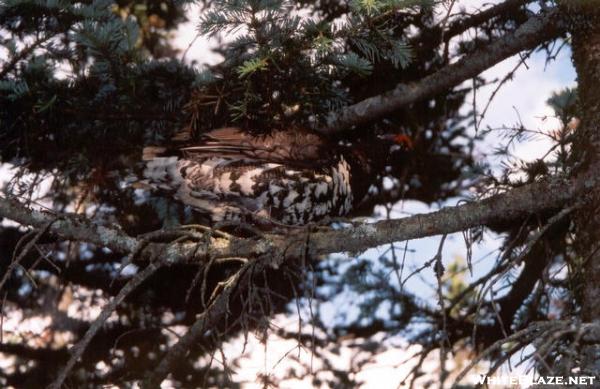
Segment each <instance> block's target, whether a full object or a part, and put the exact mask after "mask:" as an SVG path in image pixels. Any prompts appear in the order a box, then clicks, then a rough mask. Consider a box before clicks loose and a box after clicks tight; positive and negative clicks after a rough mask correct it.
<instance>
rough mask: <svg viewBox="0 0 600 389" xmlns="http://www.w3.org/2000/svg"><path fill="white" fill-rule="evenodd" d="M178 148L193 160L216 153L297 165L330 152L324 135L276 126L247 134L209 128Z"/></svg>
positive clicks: (319, 160) (318, 162) (319, 161)
mask: <svg viewBox="0 0 600 389" xmlns="http://www.w3.org/2000/svg"><path fill="white" fill-rule="evenodd" d="M180 150H181V151H182V152H183V154H184V156H185V157H186V158H189V159H193V160H200V159H207V158H214V157H219V158H227V159H232V160H247V161H256V162H265V163H278V164H283V165H286V166H290V167H299V168H303V167H312V166H323V164H325V163H327V162H329V161H330V158H331V155H332V152H331V150H329V149H328V148H327V147H326V141H325V139H323V138H322V137H321V136H318V135H316V134H313V133H310V132H306V131H299V130H290V131H281V130H279V131H273V132H271V133H270V134H268V135H249V134H248V133H246V132H244V131H243V130H241V129H239V128H221V129H217V130H213V131H211V132H209V133H207V134H205V135H204V136H203V137H202V139H201V140H200V142H198V143H197V144H195V145H189V146H186V147H182V148H181V149H180Z"/></svg>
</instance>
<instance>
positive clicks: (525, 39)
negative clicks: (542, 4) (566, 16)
mask: <svg viewBox="0 0 600 389" xmlns="http://www.w3.org/2000/svg"><path fill="white" fill-rule="evenodd" d="M560 21H561V18H560V17H559V11H558V10H556V9H551V10H550V11H547V12H544V13H542V14H540V15H536V16H533V17H532V18H531V19H529V20H528V21H527V22H525V23H523V24H522V25H521V26H520V27H519V28H518V29H517V30H516V31H515V32H514V33H513V34H509V35H506V36H505V37H503V38H502V39H498V40H497V41H496V42H494V43H492V44H490V45H488V46H487V47H486V48H485V49H482V50H480V51H478V52H476V53H473V54H471V55H468V56H465V57H463V58H462V59H461V60H459V61H458V62H456V63H455V64H452V65H450V66H447V67H445V68H443V69H442V70H440V71H438V72H436V73H433V74H431V75H429V76H427V77H425V78H423V79H422V80H420V81H417V82H414V83H411V84H398V85H396V87H395V88H394V89H392V90H390V91H388V92H386V93H384V94H381V95H378V96H373V97H369V98H367V99H365V100H362V101H360V102H358V103H356V104H353V105H350V106H348V107H345V108H343V109H342V110H341V111H339V112H334V113H331V114H330V116H329V117H328V118H327V125H326V127H324V128H321V129H320V132H322V133H325V134H334V133H338V132H341V131H343V130H346V129H348V128H350V127H353V126H358V125H361V124H364V123H367V122H369V121H371V120H374V119H377V118H380V117H382V116H384V115H386V114H389V113H391V112H393V111H394V110H397V109H399V108H401V107H403V106H406V105H409V104H412V103H415V102H417V101H421V100H424V99H426V98H429V97H431V96H435V95H436V94H438V93H441V92H443V91H444V90H446V89H449V88H452V87H454V86H456V85H459V84H460V83H462V82H463V81H465V80H468V79H470V78H473V77H475V76H477V75H478V74H480V73H481V72H483V71H485V70H486V69H488V68H490V67H491V66H493V65H495V64H497V63H499V62H501V61H503V60H504V59H506V58H508V57H510V56H513V55H515V54H517V53H519V52H521V51H523V50H529V49H532V48H534V47H536V46H538V45H539V44H541V43H543V42H545V41H547V40H550V39H552V38H556V37H558V36H560V35H561V34H563V33H564V31H565V29H564V26H563V23H561V22H560Z"/></svg>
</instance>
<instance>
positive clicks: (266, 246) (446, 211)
mask: <svg viewBox="0 0 600 389" xmlns="http://www.w3.org/2000/svg"><path fill="white" fill-rule="evenodd" d="M590 171H591V172H593V171H594V169H590ZM598 179H600V177H595V176H594V174H593V173H588V174H585V175H581V176H579V177H576V178H573V179H570V180H567V179H555V180H553V181H549V182H536V183H532V184H529V185H525V186H522V187H519V188H515V189H513V190H511V191H508V192H506V193H502V194H497V195H494V196H491V197H489V198H486V199H483V200H479V201H473V202H470V203H467V204H463V205H460V206H454V207H446V208H443V209H441V210H439V211H436V212H431V213H427V214H417V215H414V216H410V217H407V218H403V219H396V220H384V221H380V222H376V223H373V224H363V225H360V226H358V227H352V228H346V229H341V230H333V229H328V230H325V231H319V232H318V233H312V234H311V236H310V244H309V247H308V248H307V247H306V234H291V233H290V234H286V235H281V234H274V233H267V234H265V235H264V236H263V237H262V238H261V239H259V240H256V239H242V238H235V237H231V238H229V239H227V238H224V237H218V236H213V237H211V238H210V242H209V244H207V245H206V246H205V245H201V246H198V244H196V243H173V244H165V243H149V244H148V245H147V246H146V247H145V248H144V250H142V252H141V253H140V255H139V258H140V259H142V260H143V259H147V258H149V257H150V256H152V255H156V254H157V253H162V254H161V257H167V258H168V259H167V261H168V263H171V264H172V263H184V262H188V263H189V261H196V262H197V261H198V260H201V259H204V258H225V257H246V258H248V257H258V256H261V255H264V254H269V255H270V257H271V258H272V261H273V262H272V265H273V266H278V265H279V264H281V263H282V262H283V260H284V259H285V258H287V257H301V256H303V255H305V254H306V253H307V251H306V250H308V254H310V255H318V254H328V253H334V252H340V251H361V250H366V249H368V248H371V247H375V246H378V245H382V244H386V243H392V242H398V241H404V240H409V239H418V238H424V237H428V236H434V235H440V234H450V233H454V232H458V231H463V230H466V229H468V228H472V227H476V226H480V225H488V224H491V223H497V222H501V221H510V220H515V219H519V218H522V217H524V216H527V215H531V214H535V213H538V212H541V211H544V210H547V209H556V208H560V207H562V206H564V205H565V204H566V203H568V202H570V201H571V200H574V199H576V198H577V196H578V195H580V194H582V193H586V192H588V191H589V190H592V189H593V188H594V187H597V186H598V182H597V181H598ZM0 216H3V217H6V218H9V219H12V220H14V221H16V222H18V223H21V224H23V225H30V226H32V227H35V228H42V227H43V226H46V225H47V224H48V223H49V222H50V221H52V220H56V219H57V216H56V215H55V214H52V213H50V212H42V211H36V210H31V209H28V208H27V207H25V206H23V205H22V204H20V203H18V202H17V201H14V200H9V199H3V198H0ZM48 233H51V234H54V235H57V236H59V237H61V238H62V239H66V240H74V241H84V242H89V243H93V244H96V245H100V246H106V247H108V248H110V249H112V250H115V251H117V252H121V253H124V254H127V253H132V252H134V251H135V250H136V248H137V247H138V245H139V243H140V241H141V239H137V238H134V237H130V236H128V235H127V234H125V233H124V232H122V231H120V230H118V229H112V228H107V227H103V226H98V225H96V224H94V223H91V222H89V221H85V220H83V219H81V218H79V217H77V216H74V215H63V216H60V218H59V219H58V220H56V221H55V222H54V223H53V224H51V225H50V227H48Z"/></svg>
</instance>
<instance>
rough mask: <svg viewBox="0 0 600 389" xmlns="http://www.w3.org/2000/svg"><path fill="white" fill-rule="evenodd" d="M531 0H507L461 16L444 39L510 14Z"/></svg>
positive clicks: (448, 30)
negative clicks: (467, 15) (466, 15)
mask: <svg viewBox="0 0 600 389" xmlns="http://www.w3.org/2000/svg"><path fill="white" fill-rule="evenodd" d="M531 2H532V0H506V1H503V2H502V3H499V4H496V5H494V6H492V7H489V8H487V9H485V10H483V11H481V12H478V13H476V14H473V15H470V16H469V17H466V18H460V19H458V20H456V21H454V22H453V23H452V24H450V26H448V29H447V30H446V32H445V33H444V40H449V39H451V38H452V37H455V36H456V35H459V34H462V33H463V32H465V31H467V30H468V29H470V28H473V27H477V26H479V25H481V24H483V23H486V22H487V21H489V20H490V19H492V18H495V17H497V16H500V15H505V14H508V13H509V12H511V11H513V10H515V9H516V8H518V7H520V6H522V5H525V4H527V3H531Z"/></svg>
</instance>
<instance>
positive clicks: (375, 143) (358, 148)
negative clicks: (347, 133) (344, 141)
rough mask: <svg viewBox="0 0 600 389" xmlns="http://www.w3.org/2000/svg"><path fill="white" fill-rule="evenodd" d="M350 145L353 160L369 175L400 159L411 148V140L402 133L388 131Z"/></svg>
mask: <svg viewBox="0 0 600 389" xmlns="http://www.w3.org/2000/svg"><path fill="white" fill-rule="evenodd" d="M350 147H351V150H352V151H351V154H352V157H353V158H354V159H355V160H354V162H355V163H356V164H357V165H358V166H359V167H360V169H361V170H362V171H363V172H364V173H366V174H368V175H371V174H378V173H380V172H381V170H383V169H384V168H385V166H387V165H391V164H394V163H396V162H397V161H400V160H402V159H403V158H404V157H405V156H406V154H407V153H408V152H410V150H412V149H413V141H412V139H411V138H410V137H409V136H408V135H406V134H404V133H390V134H380V135H376V136H370V137H369V138H365V139H361V140H359V141H358V142H356V143H355V144H353V145H352V146H350Z"/></svg>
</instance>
